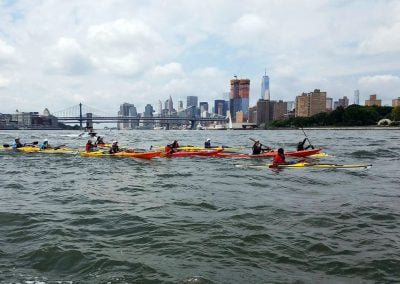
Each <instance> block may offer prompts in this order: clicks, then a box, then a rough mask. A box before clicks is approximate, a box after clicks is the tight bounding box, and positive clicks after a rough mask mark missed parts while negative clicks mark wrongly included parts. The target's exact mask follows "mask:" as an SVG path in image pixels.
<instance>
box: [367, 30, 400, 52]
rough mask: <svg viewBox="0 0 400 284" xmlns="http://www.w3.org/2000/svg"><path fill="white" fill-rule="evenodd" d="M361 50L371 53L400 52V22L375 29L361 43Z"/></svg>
mask: <svg viewBox="0 0 400 284" xmlns="http://www.w3.org/2000/svg"><path fill="white" fill-rule="evenodd" d="M359 52H360V53H363V54H369V55H372V54H378V53H385V52H400V22H398V23H396V24H394V25H392V26H389V27H381V28H379V29H377V30H373V32H372V33H371V35H370V37H369V38H368V39H366V40H364V41H362V42H361V43H360V46H359Z"/></svg>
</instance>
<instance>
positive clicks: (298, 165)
mask: <svg viewBox="0 0 400 284" xmlns="http://www.w3.org/2000/svg"><path fill="white" fill-rule="evenodd" d="M236 167H240V168H245V167H268V168H275V167H274V166H273V164H252V165H236ZM371 167H372V165H338V164H318V163H309V162H304V161H302V162H297V163H293V164H280V165H278V166H277V168H316V169H370V168H371Z"/></svg>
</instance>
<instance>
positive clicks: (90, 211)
mask: <svg viewBox="0 0 400 284" xmlns="http://www.w3.org/2000/svg"><path fill="white" fill-rule="evenodd" d="M78 134H79V132H76V131H18V132H16V131H0V141H1V143H2V144H3V143H11V142H12V140H13V138H14V137H15V136H16V135H18V136H19V137H21V139H22V140H23V141H25V142H28V141H35V140H39V141H40V140H41V139H43V138H48V139H49V140H50V143H51V144H53V145H57V144H67V145H68V146H71V147H77V146H79V145H81V146H82V145H84V143H85V142H86V141H85V139H84V138H78V137H77V136H78ZM100 134H103V135H104V136H105V138H106V140H114V139H118V141H120V143H121V144H122V145H132V146H135V147H137V148H142V149H148V148H149V147H150V146H151V145H159V144H166V143H168V142H171V141H172V140H174V139H179V141H180V142H181V144H200V143H202V142H203V141H204V140H205V139H206V138H208V137H209V138H211V139H212V142H213V143H214V144H222V145H248V146H251V141H250V140H249V137H254V138H259V139H260V140H261V141H262V142H264V143H265V144H268V145H271V146H275V147H278V146H282V147H284V148H285V149H287V150H290V149H293V148H294V147H295V144H296V142H297V141H299V140H301V139H302V138H303V137H304V136H303V133H302V132H301V131H299V130H290V131H282V130H281V131H172V130H171V131H119V132H117V131H103V132H102V131H100ZM307 135H308V136H309V137H310V139H311V141H312V142H313V143H314V144H315V145H318V146H322V147H323V148H324V152H326V153H329V154H332V155H335V157H327V158H324V159H323V161H326V162H330V163H332V162H333V163H345V164H349V163H350V164H360V163H363V164H364V163H367V164H373V167H372V168H371V169H369V170H321V169H286V170H283V171H280V172H275V171H271V170H270V169H266V168H237V167H235V164H245V163H250V162H252V163H258V162H262V161H268V160H269V159H261V160H258V159H252V160H250V159H238V158H211V157H179V158H178V157H176V158H155V159H153V160H150V161H147V160H140V159H134V158H107V157H104V158H99V157H97V158H96V157H80V156H79V155H50V154H34V153H32V154H28V153H15V152H13V151H3V152H0V170H1V175H0V272H1V273H0V274H1V275H0V283H376V282H380V283H394V282H400V184H399V182H400V177H399V170H400V160H399V157H400V143H399V138H400V131H385V130H377V131H361V130H355V131H343V130H329V131H327V130H310V131H307ZM245 151H249V149H247V150H245ZM57 281H60V282H57Z"/></svg>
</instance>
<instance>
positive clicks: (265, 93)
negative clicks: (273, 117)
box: [261, 71, 271, 101]
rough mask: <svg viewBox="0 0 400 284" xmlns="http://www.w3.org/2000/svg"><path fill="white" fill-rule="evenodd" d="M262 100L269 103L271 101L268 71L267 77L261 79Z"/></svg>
mask: <svg viewBox="0 0 400 284" xmlns="http://www.w3.org/2000/svg"><path fill="white" fill-rule="evenodd" d="M261 99H262V100H268V101H269V100H271V98H270V92H269V77H268V76H267V71H265V75H264V76H262V79H261Z"/></svg>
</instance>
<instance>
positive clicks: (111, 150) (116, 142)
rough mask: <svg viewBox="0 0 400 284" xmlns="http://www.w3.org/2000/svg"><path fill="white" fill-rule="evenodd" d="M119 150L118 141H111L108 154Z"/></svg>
mask: <svg viewBox="0 0 400 284" xmlns="http://www.w3.org/2000/svg"><path fill="white" fill-rule="evenodd" d="M120 151H121V150H120V149H119V147H118V141H114V142H113V143H112V145H111V148H110V151H109V152H110V154H115V153H118V152H120Z"/></svg>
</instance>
